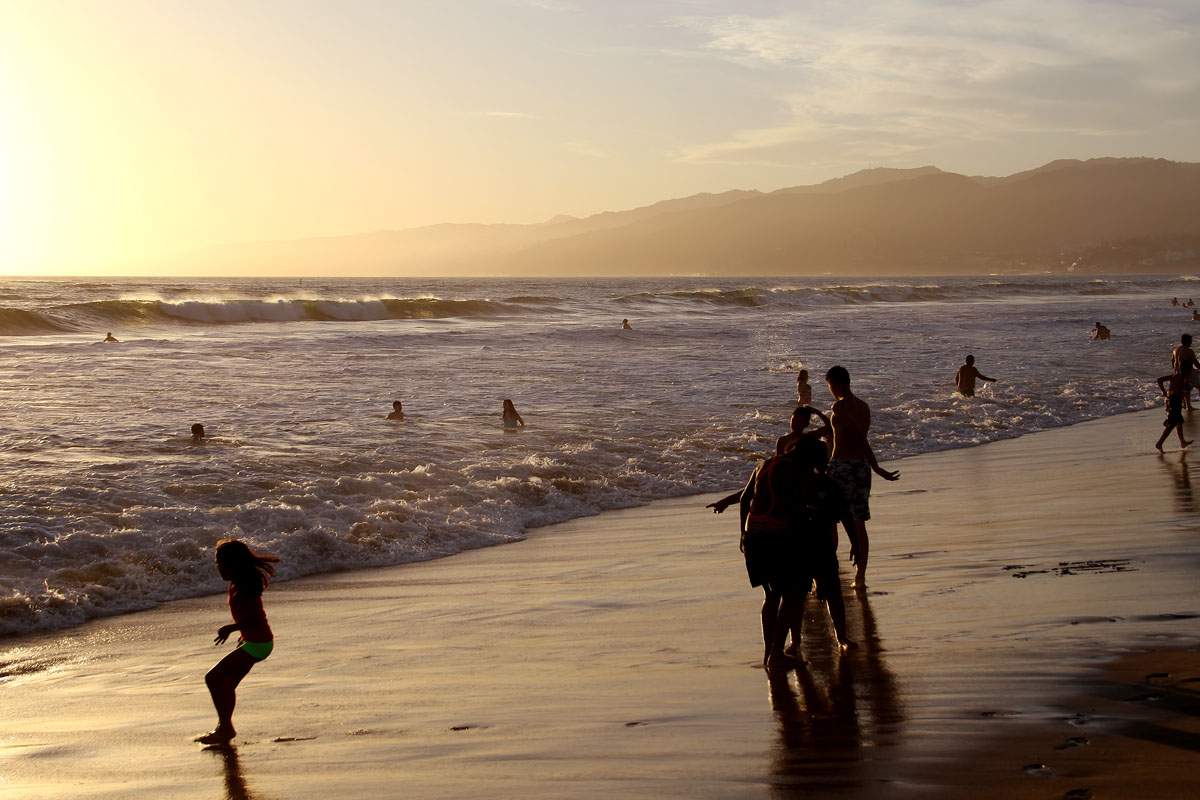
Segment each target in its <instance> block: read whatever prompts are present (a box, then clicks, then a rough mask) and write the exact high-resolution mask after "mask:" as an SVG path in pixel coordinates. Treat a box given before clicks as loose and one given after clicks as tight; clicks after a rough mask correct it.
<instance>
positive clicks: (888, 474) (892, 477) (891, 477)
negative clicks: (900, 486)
mask: <svg viewBox="0 0 1200 800" xmlns="http://www.w3.org/2000/svg"><path fill="white" fill-rule="evenodd" d="M867 463H868V464H870V465H871V471H872V472H874V473H875V474H876V475H878V476H879V477H881V478H883V479H884V480H885V481H898V480H900V470H891V471H889V470H886V469H884V468H883V467H881V466H879V462H878V461H877V460H876V459H875V450H874V448H872V447H871V445H869V444H868V445H867Z"/></svg>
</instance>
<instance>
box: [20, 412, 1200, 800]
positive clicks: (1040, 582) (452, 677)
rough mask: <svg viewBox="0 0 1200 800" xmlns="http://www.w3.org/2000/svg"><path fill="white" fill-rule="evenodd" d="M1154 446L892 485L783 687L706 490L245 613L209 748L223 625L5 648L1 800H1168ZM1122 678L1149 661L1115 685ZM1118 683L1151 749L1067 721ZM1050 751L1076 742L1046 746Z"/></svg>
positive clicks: (1122, 419)
mask: <svg viewBox="0 0 1200 800" xmlns="http://www.w3.org/2000/svg"><path fill="white" fill-rule="evenodd" d="M1160 422H1161V412H1158V411H1146V412H1135V413H1132V414H1124V415H1120V416H1117V417H1109V418H1105V419H1101V420H1095V421H1092V422H1085V423H1080V424H1078V425H1073V426H1069V427H1066V428H1060V429H1054V430H1050V431H1045V432H1042V433H1038V434H1032V435H1027V436H1023V437H1020V438H1017V439H1010V440H1004V441H1000V442H993V443H990V444H985V445H980V446H978V447H972V448H968V449H962V450H951V451H942V452H937V453H930V454H925V455H921V456H915V457H912V458H907V459H902V460H900V461H897V462H892V464H891V465H890V466H891V467H892V468H899V469H900V470H901V473H902V477H901V480H900V481H899V482H898V483H895V484H882V483H880V484H877V485H876V487H875V496H874V497H873V500H872V513H873V519H872V521H871V523H869V525H868V527H869V530H870V532H871V538H872V562H871V571H870V573H869V579H870V588H869V590H868V592H867V593H866V594H865V595H861V596H857V598H856V596H855V595H853V594H852V593H850V592H849V590H848V589H847V590H846V593H847V595H848V600H847V611H848V614H849V625H850V632H851V637H852V638H855V639H859V640H860V641H861V643H862V646H861V647H860V648H859V649H858V650H856V651H852V652H851V653H850V654H849V655H848V656H845V657H842V658H837V657H835V656H833V655H832V652H831V647H830V643H829V640H828V632H827V631H826V628H825V625H824V622H823V620H822V619H821V618H820V617H819V616H816V615H815V610H814V609H813V608H811V605H812V604H810V609H809V613H810V616H811V617H812V621H811V622H810V624H809V625H808V626H806V627H807V630H808V631H809V632H810V633H811V634H812V640H811V641H809V642H806V645H805V650H806V655H807V657H808V659H809V664H810V666H809V669H808V670H807V671H806V672H801V673H794V672H793V673H788V674H785V675H784V676H782V678H781V677H780V676H767V675H766V673H764V672H763V671H762V670H760V669H757V668H755V667H754V663H755V662H756V661H757V658H758V656H759V654H760V653H761V642H760V639H759V633H758V631H757V613H758V604H759V603H760V601H761V593H760V592H759V591H758V590H755V589H752V588H751V587H749V585H748V583H747V581H746V579H745V574H744V570H743V567H742V564H741V557H740V554H739V553H738V552H737V544H736V540H737V531H736V527H737V523H736V518H735V517H734V516H733V515H732V514H729V513H727V514H725V515H722V516H715V515H712V514H711V513H709V512H707V511H706V510H705V509H704V508H703V506H704V504H705V503H706V502H709V500H710V499H715V496H708V495H705V496H694V497H686V498H676V499H672V500H664V501H658V502H655V503H652V504H651V505H649V506H645V507H640V508H635V509H629V510H626V511H617V512H608V513H605V514H601V515H599V516H597V517H589V518H584V519H579V520H574V521H571V522H567V523H561V524H558V525H553V526H549V527H546V528H539V529H535V530H533V531H531V532H530V535H529V538H528V539H527V540H526V541H524V542H517V543H513V544H509V545H506V546H504V547H491V548H487V549H483V550H475V551H469V552H465V553H461V554H458V555H455V556H452V557H449V558H446V559H441V560H438V561H432V562H425V563H421V564H409V565H401V566H396V567H386V568H380V569H374V570H369V571H358V572H352V573H342V574H337V575H322V576H314V577H310V578H305V579H300V580H296V581H292V582H289V583H287V584H281V585H278V586H275V587H272V588H271V589H270V590H269V591H268V593H267V595H266V604H267V609H268V613H269V614H270V616H271V623H272V626H273V627H274V628H275V631H276V636H277V638H278V645H277V648H276V651H275V654H273V655H272V657H271V658H270V659H269V660H268V661H266V662H265V663H263V664H261V665H259V666H257V667H256V668H255V670H254V671H252V672H251V674H250V676H249V677H248V678H247V679H246V681H245V682H244V683H243V686H242V689H241V691H240V692H239V706H238V712H237V714H236V715H235V722H236V723H237V725H238V728H239V738H238V740H237V741H236V742H235V744H236V748H234V749H232V751H201V752H197V749H196V746H195V745H192V744H191V743H190V738H191V736H193V735H195V734H196V733H199V732H201V731H203V730H205V729H207V728H208V727H211V721H212V719H211V717H212V711H211V707H210V705H209V701H208V697H207V692H206V691H205V689H204V686H203V677H202V676H203V673H204V672H205V671H206V670H207V669H208V667H209V666H211V664H212V663H214V662H215V661H216V659H217V657H218V656H219V655H220V653H221V652H222V651H220V650H217V649H215V648H213V647H211V645H210V644H209V643H210V642H211V638H212V632H213V630H215V628H216V626H217V625H219V624H221V623H223V622H224V621H225V619H224V615H225V614H226V613H227V612H225V609H224V607H223V605H224V604H223V598H220V597H206V598H195V599H192V600H184V601H177V602H173V603H168V604H165V605H163V606H161V607H159V608H156V609H152V610H150V611H146V612H141V613H137V614H130V615H125V616H121V617H114V618H108V619H105V620H99V621H95V622H92V623H88V624H87V625H84V626H82V627H80V628H77V629H72V630H68V631H62V632H58V633H51V634H40V635H30V636H21V637H14V638H12V639H10V640H6V641H4V642H3V644H2V645H0V672H2V673H3V676H2V679H3V680H4V681H5V683H4V692H5V698H6V703H5V707H4V709H3V710H0V720H2V721H3V723H4V731H5V734H4V738H3V740H0V795H3V794H5V793H7V792H13V793H14V796H17V795H19V796H21V797H23V798H30V797H36V798H65V797H81V796H83V797H128V796H133V795H136V794H146V793H153V794H154V795H155V796H160V797H180V798H183V797H207V796H211V797H222V796H224V797H260V796H261V797H273V796H282V797H325V796H329V795H330V794H333V793H336V794H339V795H341V796H343V797H348V798H350V797H386V796H393V795H394V794H395V792H396V788H397V786H398V785H402V786H403V787H404V793H405V794H410V795H412V796H420V797H462V796H466V795H468V794H479V793H486V794H487V795H488V796H492V797H562V796H570V797H612V796H615V795H621V796H631V797H650V796H662V795H667V796H683V795H686V796H691V797H769V796H791V795H796V796H799V795H803V794H806V793H809V794H811V793H812V792H814V791H819V792H821V793H822V794H825V795H830V796H840V797H857V796H862V797H878V796H905V795H907V794H912V795H913V796H917V795H923V794H924V795H927V794H929V793H931V792H945V793H946V794H947V795H948V796H955V794H956V793H957V794H958V795H959V796H961V794H962V793H963V792H965V791H970V792H971V793H972V794H973V795H982V796H1023V795H1025V794H1027V795H1029V796H1061V795H1062V794H1063V793H1064V792H1067V791H1073V790H1075V789H1087V790H1089V791H1095V790H1096V788H1097V787H1113V786H1127V785H1129V786H1137V787H1140V788H1139V792H1140V793H1141V796H1146V797H1163V796H1168V797H1169V796H1176V792H1178V791H1179V789H1180V787H1182V786H1183V785H1184V784H1182V783H1180V781H1183V780H1185V779H1186V777H1188V776H1189V775H1190V771H1189V770H1188V769H1187V768H1189V767H1192V766H1200V756H1198V755H1197V750H1198V749H1200V748H1197V747H1196V746H1195V736H1196V733H1195V730H1194V728H1189V727H1188V726H1187V725H1186V724H1182V723H1186V722H1188V719H1187V718H1188V715H1189V714H1190V715H1191V716H1192V717H1193V718H1194V717H1195V712H1194V711H1187V710H1186V709H1187V708H1188V707H1189V703H1188V702H1186V698H1187V696H1188V694H1187V693H1188V692H1190V691H1193V687H1194V686H1195V685H1196V684H1195V683H1193V682H1189V681H1188V678H1190V677H1193V676H1200V665H1198V664H1197V661H1196V660H1194V659H1195V657H1196V650H1197V648H1198V647H1200V639H1198V637H1197V635H1196V631H1195V625H1194V619H1195V617H1196V616H1197V614H1200V589H1198V588H1197V586H1198V583H1197V581H1196V570H1197V568H1198V565H1200V541H1197V540H1198V538H1200V537H1196V536H1195V532H1196V530H1197V528H1198V527H1200V524H1198V523H1200V514H1198V511H1197V509H1198V507H1200V502H1198V497H1197V493H1196V491H1195V490H1193V489H1192V487H1191V479H1190V474H1189V461H1188V457H1189V456H1188V454H1181V453H1180V452H1179V451H1168V453H1167V454H1166V455H1164V456H1158V455H1156V454H1154V453H1153V441H1154V439H1155V438H1156V437H1157V435H1158V432H1159V430H1160V427H1159V426H1160ZM1195 425H1196V423H1195V422H1194V421H1193V420H1189V421H1188V423H1187V426H1188V428H1189V431H1188V433H1189V435H1191V434H1192V433H1193V432H1194V427H1195ZM731 488H732V487H731ZM840 552H841V555H842V557H843V558H844V557H845V553H846V545H845V542H844V541H843V543H842V547H841V551H840ZM843 564H844V566H843V572H842V577H843V583H844V585H845V586H848V583H849V581H848V578H849V567H848V565H846V564H845V562H843ZM1160 651H1161V652H1160ZM1129 653H1143V654H1149V655H1138V656H1135V657H1134V660H1133V661H1131V662H1128V663H1131V664H1135V665H1137V666H1133V667H1125V666H1122V665H1123V664H1125V663H1126V662H1123V661H1119V660H1114V659H1117V658H1118V657H1119V656H1122V655H1127V654H1129ZM1175 659H1181V660H1180V661H1179V665H1178V666H1176V665H1174V660H1175ZM1189 659H1192V660H1189ZM1145 664H1149V665H1151V666H1153V665H1155V664H1164V665H1169V668H1167V667H1165V668H1163V669H1157V668H1155V669H1152V670H1151V671H1149V672H1146V673H1145V674H1156V673H1159V672H1164V671H1165V672H1167V673H1168V677H1166V678H1157V679H1155V680H1156V681H1158V683H1159V684H1161V685H1162V686H1163V687H1167V688H1170V689H1171V692H1172V693H1173V694H1172V697H1175V696H1176V695H1178V696H1180V697H1183V698H1184V700H1183V701H1180V702H1179V703H1177V704H1176V705H1177V708H1176V709H1175V711H1174V713H1173V714H1172V713H1169V710H1168V716H1169V722H1163V721H1162V720H1161V719H1159V718H1158V717H1157V716H1156V715H1160V714H1162V713H1164V711H1163V709H1164V708H1166V707H1167V704H1162V703H1159V704H1158V705H1154V702H1155V701H1149V702H1148V703H1147V702H1140V703H1128V702H1121V701H1119V700H1118V701H1113V702H1110V703H1107V704H1104V705H1103V707H1104V709H1105V710H1104V712H1103V713H1101V714H1097V713H1095V712H1089V709H1093V708H1099V707H1100V705H1101V704H1100V701H1098V700H1096V699H1095V698H1094V697H1093V698H1092V699H1091V700H1089V697H1090V695H1088V694H1087V693H1085V692H1081V691H1080V687H1088V686H1098V685H1099V683H1096V682H1099V681H1103V680H1108V678H1105V677H1104V676H1106V675H1108V674H1109V673H1106V672H1105V671H1104V670H1112V669H1120V670H1124V672H1120V673H1113V674H1119V675H1124V676H1125V677H1124V678H1122V679H1121V680H1123V681H1126V682H1125V683H1120V684H1119V685H1120V686H1122V687H1124V686H1125V685H1128V680H1129V676H1130V675H1133V674H1134V673H1136V672H1137V671H1138V670H1145V669H1150V667H1145V666H1143V665H1145ZM1114 665H1115V666H1114ZM1131 669H1132V672H1130V671H1129V670H1131ZM1134 677H1136V676H1134ZM1089 681H1090V682H1093V683H1088V682H1089ZM1097 691H1098V690H1097ZM1159 693H1160V694H1165V689H1164V690H1162V691H1160V692H1159ZM1118 694H1119V692H1118ZM1089 703H1091V705H1089ZM1072 709H1074V710H1072ZM1075 714H1079V715H1083V717H1084V718H1086V719H1081V718H1080V717H1075V716H1073V715H1075ZM1072 720H1073V721H1072ZM1080 722H1082V725H1080V724H1078V723H1080ZM1146 725H1152V726H1157V727H1158V729H1160V730H1165V731H1167V732H1166V733H1165V734H1164V735H1163V736H1161V737H1159V738H1160V739H1161V741H1155V740H1153V739H1151V738H1149V737H1148V735H1147V736H1143V737H1142V738H1139V739H1137V741H1138V742H1140V743H1141V744H1144V745H1146V746H1147V747H1151V748H1165V749H1151V750H1150V751H1149V752H1150V756H1148V757H1147V756H1146V755H1145V754H1144V753H1142V755H1140V756H1136V755H1130V756H1125V755H1123V753H1125V752H1127V751H1125V750H1123V749H1122V748H1121V747H1118V746H1116V745H1117V744H1119V743H1120V742H1121V741H1123V740H1120V739H1118V738H1115V737H1120V736H1126V737H1127V738H1130V739H1133V738H1136V737H1134V736H1132V735H1128V734H1122V733H1120V731H1122V730H1134V731H1136V730H1143V731H1145V730H1146V728H1145V726H1146ZM1139 726H1142V727H1140V728H1139ZM1067 728H1069V729H1071V730H1074V729H1077V728H1086V730H1087V731H1088V737H1087V738H1088V739H1089V743H1088V744H1087V745H1080V746H1078V747H1073V748H1070V749H1064V750H1057V749H1054V748H1056V747H1057V746H1058V745H1059V744H1062V743H1063V742H1064V741H1065V739H1066V738H1069V736H1068V735H1067V734H1064V733H1063V730H1066V729H1067ZM1173 730H1178V731H1179V733H1178V735H1177V736H1176V735H1175V734H1172V733H1171V731H1173ZM1189 731H1190V732H1189ZM1076 735H1078V734H1076ZM1034 745H1038V746H1037V747H1035V746H1034ZM1046 748H1049V749H1048V750H1047V749H1046ZM1128 752H1130V753H1133V752H1134V751H1132V750H1130V751H1128ZM1168 755H1170V756H1171V757H1170V758H1168ZM1139 758H1140V759H1141V761H1142V762H1143V763H1142V764H1141V766H1140V767H1139V768H1135V767H1137V765H1136V764H1135V761H1136V760H1137V759H1139ZM1147 758H1149V759H1150V762H1151V763H1149V764H1147V763H1145V762H1146V760H1147ZM1035 763H1042V764H1044V765H1045V767H1046V769H1045V770H1044V771H1033V772H1031V771H1027V770H1025V768H1026V767H1029V766H1031V765H1033V764H1035ZM1156 763H1162V764H1163V766H1165V767H1169V769H1168V770H1165V771H1161V773H1162V774H1160V771H1156V770H1155V769H1154V766H1155V764H1156ZM1138 769H1141V770H1143V772H1145V773H1146V774H1144V775H1143V774H1141V773H1138ZM1035 773H1036V774H1035ZM1135 773H1136V775H1135ZM1165 773H1170V774H1165ZM1134 777H1136V780H1134ZM1081 781H1082V782H1081ZM1122 781H1126V782H1125V783H1122ZM1068 784H1069V785H1068ZM989 792H994V793H995V794H993V795H989ZM1081 796H1082V795H1081ZM1128 796H1138V794H1134V795H1128ZM1179 796H1182V795H1179Z"/></svg>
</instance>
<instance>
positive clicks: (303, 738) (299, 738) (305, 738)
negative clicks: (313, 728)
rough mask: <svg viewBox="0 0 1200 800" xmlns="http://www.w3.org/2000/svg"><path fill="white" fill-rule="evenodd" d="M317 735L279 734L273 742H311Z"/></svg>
mask: <svg viewBox="0 0 1200 800" xmlns="http://www.w3.org/2000/svg"><path fill="white" fill-rule="evenodd" d="M315 738H317V737H315V736H277V737H275V738H274V739H272V740H271V741H272V742H311V741H312V740H313V739H315Z"/></svg>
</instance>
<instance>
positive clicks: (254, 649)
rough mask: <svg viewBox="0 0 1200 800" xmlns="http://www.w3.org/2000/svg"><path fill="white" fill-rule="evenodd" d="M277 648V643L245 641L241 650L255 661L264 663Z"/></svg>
mask: <svg viewBox="0 0 1200 800" xmlns="http://www.w3.org/2000/svg"><path fill="white" fill-rule="evenodd" d="M274 648H275V642H273V641H271V642H247V641H243V642H242V644H241V649H242V650H245V651H246V652H247V653H249V654H250V655H251V656H253V658H254V660H255V661H262V660H263V659H264V658H266V657H267V656H269V655H271V651H272V650H273V649H274Z"/></svg>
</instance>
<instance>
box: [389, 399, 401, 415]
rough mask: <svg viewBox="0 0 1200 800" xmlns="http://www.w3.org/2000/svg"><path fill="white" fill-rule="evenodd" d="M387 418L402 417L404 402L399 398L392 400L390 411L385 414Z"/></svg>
mask: <svg viewBox="0 0 1200 800" xmlns="http://www.w3.org/2000/svg"><path fill="white" fill-rule="evenodd" d="M387 418H388V419H404V404H403V403H401V402H400V401H399V400H393V401H392V413H390V414H388V415H387Z"/></svg>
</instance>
